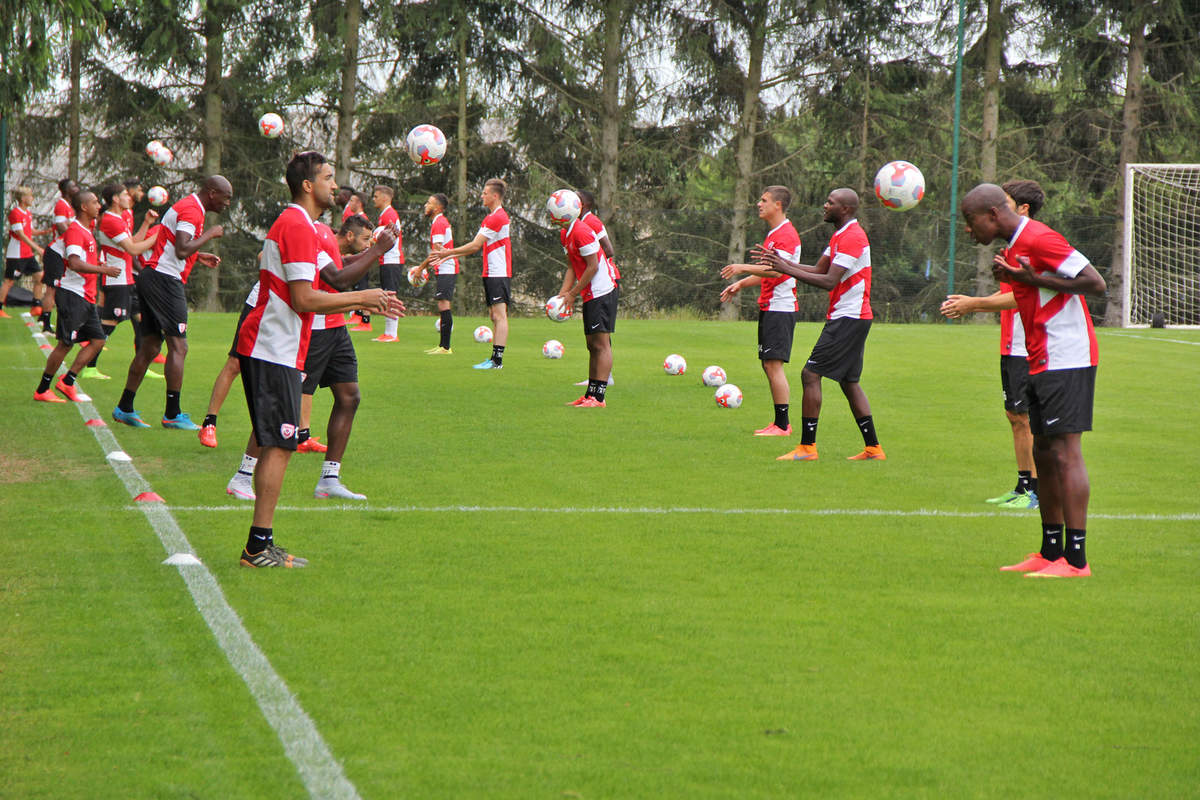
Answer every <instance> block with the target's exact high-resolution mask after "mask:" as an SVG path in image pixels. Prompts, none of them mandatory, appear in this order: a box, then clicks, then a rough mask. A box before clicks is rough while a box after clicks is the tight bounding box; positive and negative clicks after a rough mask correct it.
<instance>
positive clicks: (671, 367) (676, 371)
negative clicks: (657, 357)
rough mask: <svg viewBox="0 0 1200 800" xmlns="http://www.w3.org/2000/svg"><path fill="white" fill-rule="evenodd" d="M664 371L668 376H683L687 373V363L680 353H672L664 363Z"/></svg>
mask: <svg viewBox="0 0 1200 800" xmlns="http://www.w3.org/2000/svg"><path fill="white" fill-rule="evenodd" d="M663 369H664V370H666V372H667V374H668V375H682V374H683V373H685V372H687V361H686V360H684V358H683V356H681V355H679V354H678V353H671V355H669V356H667V360H666V361H664V362H663Z"/></svg>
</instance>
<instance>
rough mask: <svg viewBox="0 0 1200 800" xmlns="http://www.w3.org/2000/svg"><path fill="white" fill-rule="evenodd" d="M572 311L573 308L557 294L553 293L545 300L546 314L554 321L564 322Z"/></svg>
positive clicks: (573, 311)
mask: <svg viewBox="0 0 1200 800" xmlns="http://www.w3.org/2000/svg"><path fill="white" fill-rule="evenodd" d="M573 313H575V309H574V308H572V307H571V306H569V305H567V301H566V300H564V299H563V298H561V297H559V296H558V295H554V297H551V298H550V299H549V300H547V301H546V316H547V317H549V318H550V319H552V320H554V321H555V322H566V321H567V320H569V319H570V318H571V314H573Z"/></svg>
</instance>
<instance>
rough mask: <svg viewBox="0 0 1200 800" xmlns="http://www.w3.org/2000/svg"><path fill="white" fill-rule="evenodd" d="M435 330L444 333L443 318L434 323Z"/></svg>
mask: <svg viewBox="0 0 1200 800" xmlns="http://www.w3.org/2000/svg"><path fill="white" fill-rule="evenodd" d="M433 329H434V330H435V331H437V332H438V333H441V332H442V318H441V317H438V318H437V319H435V320H434V321H433Z"/></svg>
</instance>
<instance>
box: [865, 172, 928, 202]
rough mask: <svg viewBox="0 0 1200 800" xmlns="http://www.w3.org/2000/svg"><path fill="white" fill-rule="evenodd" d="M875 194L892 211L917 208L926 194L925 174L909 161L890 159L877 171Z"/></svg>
mask: <svg viewBox="0 0 1200 800" xmlns="http://www.w3.org/2000/svg"><path fill="white" fill-rule="evenodd" d="M875 196H876V197H878V198H879V202H881V203H883V204H884V205H885V206H887V207H888V208H890V209H891V210H892V211H908V210H909V209H911V208H916V207H917V203H919V202H921V198H922V197H924V196H925V176H924V175H922V174H921V170H919V169H917V168H916V167H915V166H913V165H912V164H910V163H908V162H907V161H889V162H888V163H886V164H884V165H883V166H882V167H880V168H879V172H876V173H875Z"/></svg>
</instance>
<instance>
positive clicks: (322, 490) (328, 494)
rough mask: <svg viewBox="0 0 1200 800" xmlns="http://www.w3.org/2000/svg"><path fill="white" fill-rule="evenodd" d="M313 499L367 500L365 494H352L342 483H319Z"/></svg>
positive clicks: (314, 490)
mask: <svg viewBox="0 0 1200 800" xmlns="http://www.w3.org/2000/svg"><path fill="white" fill-rule="evenodd" d="M313 497H315V498H317V499H319V500H324V499H326V498H337V499H338V500H366V499H367V496H366V495H365V494H359V493H358V492H352V491H350V490H349V489H347V488H346V487H345V486H343V485H342V482H341V481H337V480H334V481H317V488H316V489H313Z"/></svg>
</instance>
